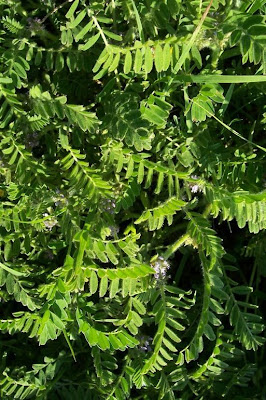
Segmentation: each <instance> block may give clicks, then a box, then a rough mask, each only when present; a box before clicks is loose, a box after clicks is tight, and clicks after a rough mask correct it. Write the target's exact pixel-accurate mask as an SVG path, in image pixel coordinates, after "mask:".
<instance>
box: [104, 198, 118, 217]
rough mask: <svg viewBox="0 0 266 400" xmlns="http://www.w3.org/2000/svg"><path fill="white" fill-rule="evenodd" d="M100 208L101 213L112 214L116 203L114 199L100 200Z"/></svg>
mask: <svg viewBox="0 0 266 400" xmlns="http://www.w3.org/2000/svg"><path fill="white" fill-rule="evenodd" d="M100 208H101V210H102V211H103V212H107V213H108V214H114V213H115V208H116V203H115V200H114V199H101V201H100Z"/></svg>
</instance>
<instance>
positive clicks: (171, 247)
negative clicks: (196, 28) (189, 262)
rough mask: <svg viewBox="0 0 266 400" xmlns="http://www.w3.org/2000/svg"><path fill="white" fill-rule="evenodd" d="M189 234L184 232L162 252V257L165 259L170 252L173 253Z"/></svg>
mask: <svg viewBox="0 0 266 400" xmlns="http://www.w3.org/2000/svg"><path fill="white" fill-rule="evenodd" d="M189 237H190V236H189V234H188V233H185V234H184V235H183V236H181V238H179V239H178V240H177V241H176V242H175V243H174V244H172V245H171V246H170V247H168V249H167V250H166V252H165V253H164V255H163V257H164V258H165V259H166V260H167V259H168V258H169V257H170V256H171V255H172V254H174V253H175V252H176V251H177V250H178V249H179V248H180V247H181V246H183V244H184V243H185V242H186V241H187V240H188V239H189Z"/></svg>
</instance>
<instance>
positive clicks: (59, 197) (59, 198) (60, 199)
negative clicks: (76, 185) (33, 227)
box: [53, 189, 67, 207]
mask: <svg viewBox="0 0 266 400" xmlns="http://www.w3.org/2000/svg"><path fill="white" fill-rule="evenodd" d="M55 193H56V195H55V196H54V197H53V201H54V204H55V206H56V207H57V206H59V207H63V205H64V204H67V199H66V197H65V195H64V194H63V193H62V192H61V191H60V189H56V190H55Z"/></svg>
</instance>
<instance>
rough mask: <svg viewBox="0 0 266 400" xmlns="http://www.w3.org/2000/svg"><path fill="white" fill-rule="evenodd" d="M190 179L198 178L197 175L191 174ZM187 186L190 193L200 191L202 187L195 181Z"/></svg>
mask: <svg viewBox="0 0 266 400" xmlns="http://www.w3.org/2000/svg"><path fill="white" fill-rule="evenodd" d="M191 178H192V179H195V180H196V179H199V177H198V176H197V175H191ZM189 188H190V190H191V193H198V192H202V187H201V186H200V185H198V184H197V183H190V184H189Z"/></svg>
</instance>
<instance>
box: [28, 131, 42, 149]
mask: <svg viewBox="0 0 266 400" xmlns="http://www.w3.org/2000/svg"><path fill="white" fill-rule="evenodd" d="M39 144H40V141H39V134H38V132H33V133H29V134H28V135H27V136H26V137H25V147H26V149H27V150H32V149H34V148H35V147H38V146H39Z"/></svg>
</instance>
